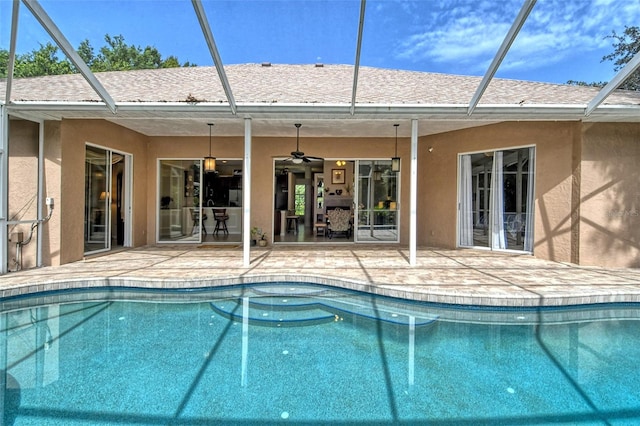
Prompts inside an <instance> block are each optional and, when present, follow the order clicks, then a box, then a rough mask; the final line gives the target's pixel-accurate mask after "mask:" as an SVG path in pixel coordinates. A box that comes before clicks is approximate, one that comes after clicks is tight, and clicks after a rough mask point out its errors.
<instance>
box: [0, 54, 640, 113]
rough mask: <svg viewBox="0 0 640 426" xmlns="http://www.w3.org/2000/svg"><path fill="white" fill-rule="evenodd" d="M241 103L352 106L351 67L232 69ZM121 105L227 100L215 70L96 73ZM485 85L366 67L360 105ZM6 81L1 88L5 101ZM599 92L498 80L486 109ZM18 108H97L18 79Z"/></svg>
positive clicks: (637, 100) (82, 93)
mask: <svg viewBox="0 0 640 426" xmlns="http://www.w3.org/2000/svg"><path fill="white" fill-rule="evenodd" d="M225 71H226V74H227V77H228V80H229V84H230V86H231V89H232V91H233V94H234V97H235V100H236V102H237V103H259V104H262V103H280V104H287V103H295V104H298V103H303V104H305V103H312V104H349V103H350V102H351V91H352V84H353V75H354V68H353V66H350V65H324V66H322V67H317V66H315V65H278V64H274V65H271V66H262V65H261V64H242V65H228V66H225ZM96 77H97V78H98V79H99V80H100V82H101V83H102V84H103V85H104V87H105V88H106V90H107V91H108V92H109V94H110V95H111V96H112V97H113V99H114V100H115V101H116V102H188V101H198V102H203V101H206V102H214V103H216V102H220V103H226V102H227V99H226V96H225V93H224V90H223V88H222V84H221V83H220V80H219V79H218V74H217V72H216V69H215V68H214V67H190V68H189V67H188V68H166V69H154V70H137V71H119V72H104V73H96ZM480 81H481V78H480V77H471V76H459V75H448V74H437V73H427V72H416V71H402V70H390V69H380V68H369V67H361V68H360V70H359V79H358V88H357V99H356V101H357V103H358V104H405V105H406V104H423V105H434V104H435V105H450V104H454V105H466V104H468V103H469V101H470V100H471V97H472V96H473V94H474V92H475V90H476V88H477V87H478V85H479V84H480ZM5 89H6V81H2V82H0V96H1V99H4V97H5ZM597 93H598V89H597V88H592V87H581V86H570V85H561V84H549V83H536V82H528V81H518V80H506V79H494V80H492V82H491V84H490V85H489V87H488V88H487V90H486V91H485V93H484V96H483V97H482V98H481V100H480V104H495V105H510V104H513V105H517V104H521V103H525V104H538V105H544V104H557V105H585V104H587V103H588V102H589V101H590V100H591V99H592V98H593V97H594V96H595V95H596V94H597ZM12 100H14V101H68V102H93V101H95V102H97V101H100V98H99V96H98V95H97V94H96V93H95V92H94V91H93V90H92V89H91V87H90V86H89V84H88V83H87V82H86V81H85V80H84V79H83V77H82V76H81V75H79V74H71V75H60V76H45V77H34V78H23V79H15V80H14V81H13V87H12ZM605 104H609V105H612V104H615V105H640V93H638V92H628V91H616V92H615V93H614V94H612V95H611V96H609V98H607V100H606V102H605Z"/></svg>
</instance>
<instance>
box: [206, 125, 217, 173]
mask: <svg viewBox="0 0 640 426" xmlns="http://www.w3.org/2000/svg"><path fill="white" fill-rule="evenodd" d="M207 125H208V126H209V156H208V157H204V171H205V172H215V171H216V157H212V156H211V127H213V123H207Z"/></svg>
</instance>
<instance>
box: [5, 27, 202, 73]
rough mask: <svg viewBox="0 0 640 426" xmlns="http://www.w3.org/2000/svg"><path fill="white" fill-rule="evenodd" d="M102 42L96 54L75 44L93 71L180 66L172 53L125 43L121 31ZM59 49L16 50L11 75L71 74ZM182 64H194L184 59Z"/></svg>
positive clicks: (85, 44)
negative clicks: (163, 52)
mask: <svg viewBox="0 0 640 426" xmlns="http://www.w3.org/2000/svg"><path fill="white" fill-rule="evenodd" d="M105 41H106V43H107V44H106V45H105V46H103V47H101V48H100V49H99V53H98V54H96V53H95V50H94V48H93V46H91V43H89V40H84V41H82V42H81V43H80V45H79V46H78V48H77V52H78V55H79V56H80V58H82V60H83V61H84V62H85V63H86V64H87V66H88V67H89V69H90V70H91V71H94V72H100V71H123V70H134V69H153V68H175V67H180V62H179V61H178V58H177V57H176V56H169V57H167V58H166V59H163V58H162V55H161V54H160V52H158V49H156V48H155V47H152V46H147V47H145V48H144V49H142V48H141V47H139V46H133V45H128V44H127V43H125V41H124V37H123V36H122V35H118V36H115V37H111V36H110V35H109V34H107V35H106V36H105ZM58 52H59V49H58V47H57V46H54V45H53V44H51V43H47V44H45V45H42V44H41V45H40V48H39V49H36V50H33V51H32V52H29V53H26V54H17V55H16V59H15V66H14V76H15V77H35V76H40V75H58V74H71V73H75V72H77V70H76V69H75V67H74V66H73V64H72V63H71V62H70V61H69V60H68V59H66V58H64V57H63V58H59V57H58ZM8 60H9V52H8V51H7V50H4V49H0V78H6V77H7V69H8ZM183 66H185V67H187V66H195V64H190V63H189V62H186V63H185V64H184V65H183Z"/></svg>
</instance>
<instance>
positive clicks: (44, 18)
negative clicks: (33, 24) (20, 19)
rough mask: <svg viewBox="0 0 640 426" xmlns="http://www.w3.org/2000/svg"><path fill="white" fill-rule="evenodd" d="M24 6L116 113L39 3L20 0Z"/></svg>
mask: <svg viewBox="0 0 640 426" xmlns="http://www.w3.org/2000/svg"><path fill="white" fill-rule="evenodd" d="M22 2H23V3H24V5H25V6H26V7H27V9H29V10H30V11H31V13H32V14H33V16H34V17H35V18H36V19H37V20H38V22H40V25H42V27H43V28H44V29H45V30H46V31H47V32H48V33H49V35H50V36H51V38H52V39H53V40H54V41H55V42H56V44H57V45H58V47H60V49H61V50H62V51H63V52H64V54H65V55H67V58H69V60H70V61H71V63H72V64H73V65H74V66H75V67H76V69H77V70H78V71H80V74H82V76H83V77H84V79H85V80H87V83H89V85H90V86H91V87H92V88H93V90H94V91H95V92H96V93H97V94H98V96H100V98H101V99H102V101H103V102H104V103H105V104H106V105H107V107H108V108H109V109H110V110H111V112H112V113H114V114H115V113H116V103H115V101H114V100H113V98H112V97H111V95H109V92H107V89H105V88H104V86H103V85H102V83H100V81H99V80H98V79H97V78H96V76H95V75H93V73H92V72H91V70H90V69H89V67H88V66H87V64H85V63H84V61H83V60H82V58H81V57H80V55H78V52H76V51H75V49H74V48H73V47H72V46H71V43H69V40H67V38H66V37H65V36H64V34H62V32H61V31H60V29H59V28H58V26H57V25H56V24H55V23H54V22H53V20H52V19H51V18H50V17H49V15H47V13H46V12H45V11H44V9H43V8H42V6H40V3H38V1H37V0H22Z"/></svg>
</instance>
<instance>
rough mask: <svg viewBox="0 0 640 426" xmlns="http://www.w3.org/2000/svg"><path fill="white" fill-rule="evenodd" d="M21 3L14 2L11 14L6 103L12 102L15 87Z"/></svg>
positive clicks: (14, 0) (16, 0)
mask: <svg viewBox="0 0 640 426" xmlns="http://www.w3.org/2000/svg"><path fill="white" fill-rule="evenodd" d="M19 10H20V1H19V0H13V11H12V12H11V35H10V36H9V58H8V60H7V86H6V91H5V103H6V104H7V105H8V104H9V103H10V102H11V86H12V85H13V69H14V67H15V63H16V39H17V36H18V11H19Z"/></svg>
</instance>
